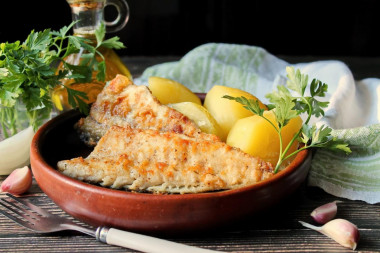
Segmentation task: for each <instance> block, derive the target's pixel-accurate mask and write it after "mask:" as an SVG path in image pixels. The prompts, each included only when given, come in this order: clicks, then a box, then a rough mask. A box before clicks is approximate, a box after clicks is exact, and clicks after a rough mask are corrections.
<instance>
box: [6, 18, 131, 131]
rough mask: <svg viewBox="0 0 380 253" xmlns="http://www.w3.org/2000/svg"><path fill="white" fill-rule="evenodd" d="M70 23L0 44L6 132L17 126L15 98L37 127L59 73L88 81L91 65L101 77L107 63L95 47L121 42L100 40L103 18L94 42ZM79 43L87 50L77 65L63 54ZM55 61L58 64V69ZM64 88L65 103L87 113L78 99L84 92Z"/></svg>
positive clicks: (76, 48) (49, 103)
mask: <svg viewBox="0 0 380 253" xmlns="http://www.w3.org/2000/svg"><path fill="white" fill-rule="evenodd" d="M74 24H75V22H73V23H71V24H70V25H69V26H65V27H63V28H62V29H60V30H59V31H51V30H50V29H46V30H44V31H42V32H34V31H32V32H31V33H30V34H29V36H28V37H27V39H26V40H25V42H24V43H22V44H21V43H20V42H19V41H16V42H14V43H8V42H6V43H1V44H0V120H1V127H2V131H3V133H4V135H5V138H7V137H9V136H12V135H14V134H15V133H16V132H17V127H18V126H17V124H16V123H17V117H20V115H18V112H17V106H18V103H19V102H22V103H23V104H24V105H25V107H26V114H27V116H28V119H29V125H31V126H33V128H34V129H35V130H36V129H37V128H38V127H39V126H40V125H41V124H42V122H43V120H45V119H47V118H48V117H49V115H50V113H51V111H52V109H53V104H52V101H51V97H50V94H51V90H52V89H53V88H54V87H55V86H56V85H60V84H61V82H60V80H61V79H64V78H68V79H74V80H75V81H76V82H79V83H80V82H89V81H91V79H92V73H93V72H94V71H96V72H97V74H96V78H97V80H99V81H104V79H105V71H106V66H105V62H104V57H103V55H101V53H100V52H99V50H98V49H99V48H100V47H107V48H114V49H119V48H123V47H124V45H123V43H122V42H120V41H119V38H118V37H113V38H111V39H107V40H104V37H105V27H104V24H102V25H101V26H100V27H99V28H98V29H97V30H96V32H95V37H96V45H94V43H91V41H90V40H88V39H86V38H83V37H79V36H75V35H71V34H70V33H69V32H70V29H71V28H72V27H73V25H74ZM81 48H83V49H85V50H86V51H87V53H86V54H84V55H83V61H81V63H80V65H75V66H74V65H71V64H69V63H67V62H66V61H65V58H66V57H67V56H69V55H71V54H75V53H78V52H79V50H80V49H81ZM96 55H100V56H101V58H102V59H103V61H101V62H98V61H97V60H96V58H95V57H96ZM60 64H63V68H62V69H60V70H57V69H58V66H59V65H60ZM65 88H66V90H67V93H68V102H69V104H70V105H71V106H72V107H74V108H76V107H78V108H79V110H80V111H81V112H83V113H88V105H87V104H86V103H85V102H84V101H83V100H84V99H86V98H87V96H86V94H85V93H83V92H80V91H77V90H74V89H71V88H70V87H68V86H65ZM7 130H8V131H7Z"/></svg>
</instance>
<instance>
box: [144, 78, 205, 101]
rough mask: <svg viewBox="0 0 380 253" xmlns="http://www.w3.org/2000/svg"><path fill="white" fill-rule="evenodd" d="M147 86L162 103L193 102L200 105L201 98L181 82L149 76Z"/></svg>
mask: <svg viewBox="0 0 380 253" xmlns="http://www.w3.org/2000/svg"><path fill="white" fill-rule="evenodd" d="M148 87H149V89H150V90H151V91H152V94H153V96H155V97H156V98H157V99H158V100H159V101H160V102H161V103H162V104H164V105H166V104H171V103H180V102H193V103H196V104H199V105H201V104H202V103H201V100H200V99H199V97H197V95H195V94H194V93H193V92H192V91H191V90H189V89H188V88H187V87H186V86H184V85H183V84H181V83H179V82H176V81H174V80H171V79H167V78H163V77H157V76H151V77H149V79H148Z"/></svg>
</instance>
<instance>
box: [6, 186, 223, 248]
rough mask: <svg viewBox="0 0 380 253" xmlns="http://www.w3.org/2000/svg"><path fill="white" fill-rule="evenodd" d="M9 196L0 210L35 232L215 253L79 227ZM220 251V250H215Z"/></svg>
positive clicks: (118, 232)
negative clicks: (67, 232) (79, 234)
mask: <svg viewBox="0 0 380 253" xmlns="http://www.w3.org/2000/svg"><path fill="white" fill-rule="evenodd" d="M6 196H8V197H9V198H10V199H5V198H0V205H1V206H3V207H4V208H5V209H6V210H7V211H5V210H2V209H1V208H0V213H2V214H3V215H4V216H6V217H8V218H9V219H11V220H13V221H15V222H16V223H18V224H20V225H22V226H24V227H26V228H28V229H30V230H32V231H35V232H39V233H50V232H57V231H63V230H75V231H79V232H82V233H85V234H87V235H90V236H93V237H95V238H96V240H98V241H101V242H103V243H107V244H111V245H116V246H121V247H126V248H130V249H134V250H139V251H142V252H147V253H148V252H151V253H156V252H157V253H161V252H168V253H171V252H172V253H178V252H181V253H186V252H189V253H190V252H191V253H198V252H199V253H202V252H203V253H207V252H209V253H210V252H217V251H213V250H208V249H202V248H197V247H193V246H189V245H185V244H180V243H176V242H171V241H167V240H163V239H159V238H155V237H151V236H146V235H141V234H136V233H131V232H127V231H122V230H119V229H115V228H108V227H98V228H97V229H90V228H87V227H84V226H81V225H79V224H77V223H75V222H73V221H71V220H70V219H68V218H64V217H61V216H59V215H55V214H52V213H50V212H48V211H47V210H44V209H43V208H40V207H38V206H36V205H34V204H32V203H31V202H29V201H28V200H26V199H22V198H16V197H14V196H13V195H11V194H9V193H7V194H6ZM218 252H220V251H218Z"/></svg>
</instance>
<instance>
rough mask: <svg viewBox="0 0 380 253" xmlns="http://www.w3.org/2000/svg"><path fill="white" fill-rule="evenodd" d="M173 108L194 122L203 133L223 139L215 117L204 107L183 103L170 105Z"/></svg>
mask: <svg viewBox="0 0 380 253" xmlns="http://www.w3.org/2000/svg"><path fill="white" fill-rule="evenodd" d="M168 106H170V107H171V108H173V109H175V110H177V111H179V112H180V113H182V114H183V115H185V116H187V117H188V118H189V119H191V120H192V121H194V123H195V124H197V125H198V127H199V128H200V129H201V130H202V132H205V133H209V134H215V135H216V136H218V137H219V138H221V134H222V130H221V128H220V126H219V125H218V123H217V122H216V120H215V119H214V117H212V115H211V114H210V113H209V112H208V111H207V109H206V108H204V107H203V106H202V105H199V104H197V103H193V102H182V103H176V104H169V105H168Z"/></svg>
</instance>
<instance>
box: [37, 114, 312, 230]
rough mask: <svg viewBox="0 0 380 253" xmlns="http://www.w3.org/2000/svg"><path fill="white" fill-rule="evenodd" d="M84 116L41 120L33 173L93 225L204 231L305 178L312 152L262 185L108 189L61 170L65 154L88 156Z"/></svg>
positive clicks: (264, 205)
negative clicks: (184, 190)
mask: <svg viewBox="0 0 380 253" xmlns="http://www.w3.org/2000/svg"><path fill="white" fill-rule="evenodd" d="M81 116H83V115H81V114H80V113H79V112H77V111H75V110H71V111H68V112H65V113H63V114H61V115H59V116H57V117H55V118H53V119H52V120H50V121H49V122H47V123H46V124H45V125H43V126H42V127H41V128H40V129H39V130H38V131H37V133H36V134H35V136H34V139H33V141H32V144H31V153H30V159H31V165H32V171H33V174H34V177H35V179H36V181H37V183H38V185H39V186H40V188H41V189H42V191H44V192H45V193H46V195H47V196H48V197H49V198H51V199H52V200H53V201H54V202H55V203H56V204H57V205H58V206H59V207H61V208H62V209H63V210H64V211H65V212H67V213H68V214H70V215H72V216H73V217H75V218H77V219H79V220H81V221H83V222H86V223H88V224H91V225H94V226H100V225H104V226H110V227H117V228H122V229H126V230H129V231H136V232H143V233H163V232H169V233H180V232H191V231H201V230H204V229H211V228H215V227H217V226H220V225H223V224H227V223H229V222H232V221H235V220H237V219H240V218H242V217H245V216H247V215H253V214H255V213H257V212H259V211H263V210H265V209H268V208H270V207H271V206H273V205H274V204H276V203H278V202H279V201H281V200H282V199H283V198H285V197H286V196H288V195H290V194H291V193H293V192H294V191H295V190H296V189H297V188H298V187H299V186H300V185H301V184H302V183H303V182H304V180H305V178H306V176H307V173H308V171H309V167H310V162H311V152H310V151H302V152H300V153H299V154H298V155H297V156H296V158H295V159H294V160H293V162H292V163H291V164H290V165H289V166H288V167H287V168H286V169H284V170H282V171H281V172H279V173H277V174H276V175H274V176H273V177H272V178H270V179H268V180H265V181H263V182H260V183H258V184H255V185H252V186H248V187H244V188H240V189H235V190H226V191H218V192H209V193H199V194H183V195H179V194H178V195H177V194H175V195H174V194H172V195H159V194H150V193H135V192H127V191H123V190H114V189H108V188H104V187H101V186H97V185H91V184H88V183H85V182H81V181H79V180H75V179H72V178H69V177H67V176H65V175H63V174H61V173H60V172H58V171H57V167H56V164H57V162H58V161H60V160H63V159H70V158H73V157H78V156H83V157H86V156H87V155H88V154H89V153H90V152H91V151H92V150H91V149H90V148H88V147H86V146H85V145H84V144H83V143H82V142H81V141H80V140H79V138H78V136H77V133H76V131H75V130H74V129H73V125H74V123H75V122H76V121H77V120H78V119H79V118H80V117H81Z"/></svg>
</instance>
